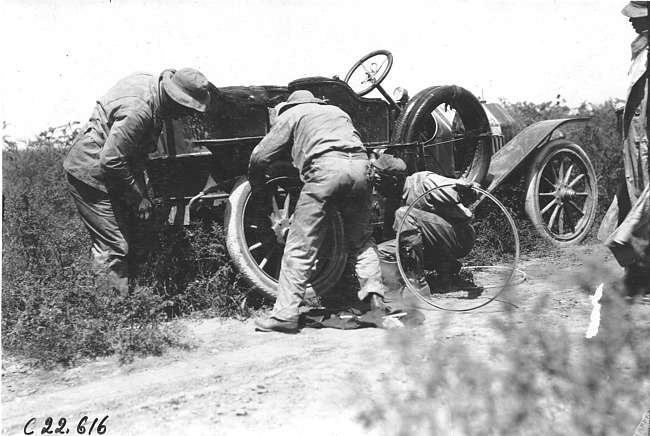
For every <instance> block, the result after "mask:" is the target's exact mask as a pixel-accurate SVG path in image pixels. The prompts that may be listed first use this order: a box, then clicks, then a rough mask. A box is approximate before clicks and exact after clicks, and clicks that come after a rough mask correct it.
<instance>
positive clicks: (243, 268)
mask: <svg viewBox="0 0 650 436" xmlns="http://www.w3.org/2000/svg"><path fill="white" fill-rule="evenodd" d="M298 182H299V181H298ZM267 187H268V188H269V189H268V190H267V194H264V195H261V196H259V197H260V198H256V197H258V196H252V195H251V188H250V184H249V183H248V181H247V180H246V179H245V178H241V179H240V180H239V181H238V182H237V184H236V185H235V187H234V188H233V190H232V192H231V194H230V197H229V199H228V205H227V207H226V213H225V218H224V221H225V226H224V227H225V229H226V246H227V248H228V252H229V253H230V257H231V259H232V261H233V263H234V264H235V266H236V267H237V269H238V270H239V272H240V273H241V274H242V276H243V277H244V279H245V280H246V282H247V283H248V284H249V285H251V286H252V287H253V288H254V289H255V290H256V291H257V292H259V293H260V294H261V295H262V296H264V297H265V298H267V299H268V300H271V301H275V299H276V298H277V295H278V293H277V284H278V277H279V275H280V265H281V261H282V254H283V252H284V240H283V238H282V237H278V233H276V230H274V228H273V223H274V222H275V223H276V228H277V224H278V222H279V220H280V221H281V219H282V218H283V217H284V220H285V222H287V223H288V219H289V218H290V217H291V215H292V214H293V210H294V208H295V204H296V201H297V199H298V195H299V194H300V187H301V186H300V184H299V183H296V181H295V180H292V179H290V178H278V179H276V180H274V181H271V182H269V184H267ZM262 197H263V198H262ZM281 225H282V223H280V226H281ZM289 231H290V230H289ZM280 233H281V232H280ZM325 241H326V242H325V243H324V244H323V246H322V247H321V250H320V252H319V254H318V259H317V262H316V267H315V268H314V272H313V276H312V279H311V282H310V284H309V286H308V288H307V294H306V298H312V297H314V296H316V295H322V294H324V293H325V292H327V291H328V290H329V289H330V288H332V287H333V286H334V285H336V283H337V282H338V280H339V279H340V278H341V275H342V274H343V270H344V269H345V263H346V258H347V253H346V251H345V249H344V248H345V244H344V238H343V221H342V219H341V216H340V215H339V214H338V213H334V214H332V219H331V225H330V227H329V230H328V234H327V237H326V238H325Z"/></svg>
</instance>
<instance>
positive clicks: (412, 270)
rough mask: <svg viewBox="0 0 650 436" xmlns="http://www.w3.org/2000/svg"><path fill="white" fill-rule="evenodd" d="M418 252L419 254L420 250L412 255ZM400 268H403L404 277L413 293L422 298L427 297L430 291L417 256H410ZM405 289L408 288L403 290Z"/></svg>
mask: <svg viewBox="0 0 650 436" xmlns="http://www.w3.org/2000/svg"><path fill="white" fill-rule="evenodd" d="M418 252H419V253H421V250H419V251H414V253H418ZM402 266H403V267H404V275H405V276H406V278H407V279H408V281H409V284H410V285H411V286H412V287H413V289H415V291H416V292H417V293H418V294H420V295H422V296H429V294H430V293H431V291H430V289H429V285H428V283H427V281H426V278H425V277H426V274H425V271H424V266H423V265H422V261H421V260H420V258H419V256H418V255H417V254H416V255H413V254H412V255H411V256H410V257H407V258H406V259H404V261H403V262H402ZM407 287H408V286H405V288H407Z"/></svg>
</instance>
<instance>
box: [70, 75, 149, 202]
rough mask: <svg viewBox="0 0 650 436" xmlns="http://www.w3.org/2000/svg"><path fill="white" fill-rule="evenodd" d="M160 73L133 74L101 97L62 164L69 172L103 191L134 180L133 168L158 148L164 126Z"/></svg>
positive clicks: (123, 185) (128, 183)
mask: <svg viewBox="0 0 650 436" xmlns="http://www.w3.org/2000/svg"><path fill="white" fill-rule="evenodd" d="M161 78H162V76H159V77H156V76H153V75H151V74H148V73H134V74H132V75H130V76H128V77H125V78H124V79H122V80H120V81H119V82H118V83H117V84H116V85H115V86H114V87H113V88H111V89H110V90H109V91H108V93H106V95H104V96H103V97H102V98H100V99H99V100H98V101H97V104H96V106H95V109H94V110H93V113H92V115H91V117H90V120H89V121H88V123H86V125H85V126H84V127H83V128H82V129H81V131H80V132H79V135H78V136H77V138H75V141H74V143H73V145H72V148H71V149H70V151H69V152H68V155H67V156H66V158H65V161H64V163H63V167H64V168H65V170H66V171H67V172H68V173H69V174H70V175H72V176H73V177H74V178H76V179H78V180H80V181H81V182H83V183H86V184H87V185H90V186H92V187H94V188H96V189H99V190H100V191H103V192H108V190H107V187H106V185H107V184H110V185H113V184H114V185H116V186H120V187H127V186H130V185H131V184H132V183H134V179H133V174H132V169H133V168H132V167H133V166H137V164H138V163H139V162H141V161H142V160H143V159H144V158H145V157H146V155H147V154H149V153H152V152H154V151H155V150H156V146H157V142H158V138H159V136H160V133H161V131H162V118H161V116H160V107H161V104H160V89H159V86H160V81H161Z"/></svg>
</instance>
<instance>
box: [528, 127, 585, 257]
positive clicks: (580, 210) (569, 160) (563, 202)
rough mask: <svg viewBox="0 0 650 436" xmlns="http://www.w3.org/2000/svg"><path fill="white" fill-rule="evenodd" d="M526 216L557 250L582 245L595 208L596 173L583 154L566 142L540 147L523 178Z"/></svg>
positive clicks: (559, 140)
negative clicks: (580, 243)
mask: <svg viewBox="0 0 650 436" xmlns="http://www.w3.org/2000/svg"><path fill="white" fill-rule="evenodd" d="M525 186H526V205H525V208H526V213H527V214H528V217H529V218H530V220H531V221H532V223H533V225H534V226H535V228H536V229H537V230H538V231H539V232H540V233H541V234H542V236H544V237H545V238H547V239H548V240H550V241H551V242H552V243H553V244H555V245H556V246H558V247H563V246H569V245H574V244H577V243H579V242H580V241H582V240H583V239H584V238H585V237H586V236H587V234H588V233H589V229H591V226H592V224H593V222H594V219H595V217H596V208H597V207H598V185H597V182H596V172H595V171H594V167H593V165H592V164H591V161H590V160H589V157H588V156H587V154H586V153H585V152H584V151H583V150H582V148H580V146H578V145H577V144H574V143H573V142H571V141H569V140H567V139H556V140H553V141H550V142H549V143H547V144H545V145H544V146H542V148H541V149H540V151H539V152H538V153H537V156H535V159H534V160H533V163H532V165H531V166H530V167H529V169H528V174H527V176H526V185H525Z"/></svg>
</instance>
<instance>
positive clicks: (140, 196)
mask: <svg viewBox="0 0 650 436" xmlns="http://www.w3.org/2000/svg"><path fill="white" fill-rule="evenodd" d="M151 118H152V117H151V116H150V115H149V114H148V113H147V112H146V111H143V110H137V111H133V112H130V113H128V114H124V115H119V114H118V116H117V118H116V120H115V122H114V123H113V125H112V126H111V130H110V132H109V135H108V138H106V142H105V144H104V147H103V148H102V151H101V154H100V157H99V162H100V165H101V168H102V170H103V171H104V175H105V176H106V182H107V184H109V185H111V186H115V187H117V188H118V189H120V190H121V191H123V193H124V196H125V200H126V201H127V203H128V204H129V205H131V206H132V207H133V208H134V209H135V211H136V213H137V214H138V215H139V216H140V218H142V219H148V218H149V215H150V210H151V201H150V200H149V196H148V194H147V191H146V189H145V188H144V187H143V186H139V185H138V183H137V182H136V180H135V178H134V177H133V174H132V173H131V169H130V168H129V165H128V164H127V158H128V157H130V156H138V155H141V154H142V153H139V150H138V143H139V142H140V139H141V138H142V136H143V135H144V133H145V132H146V131H147V127H149V125H150V124H151V122H150V121H151Z"/></svg>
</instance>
